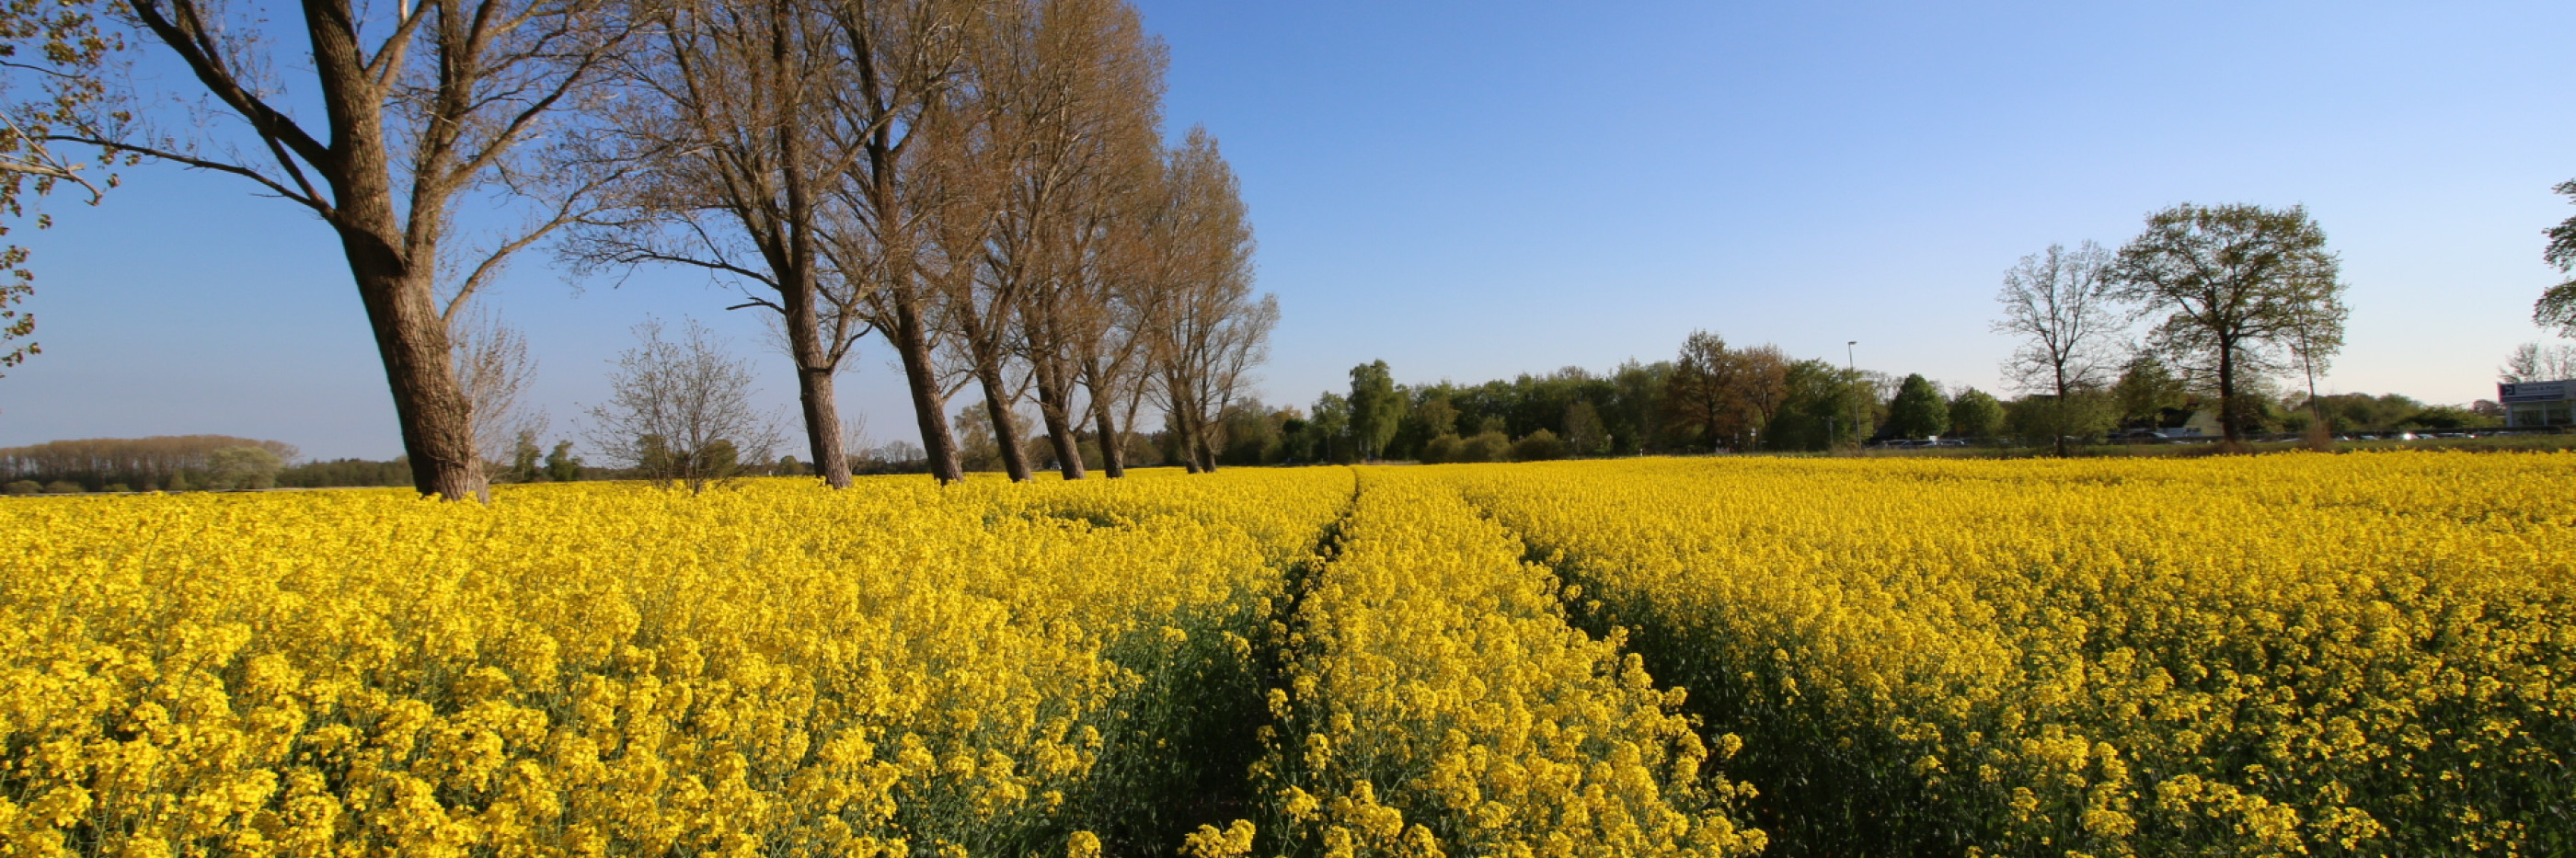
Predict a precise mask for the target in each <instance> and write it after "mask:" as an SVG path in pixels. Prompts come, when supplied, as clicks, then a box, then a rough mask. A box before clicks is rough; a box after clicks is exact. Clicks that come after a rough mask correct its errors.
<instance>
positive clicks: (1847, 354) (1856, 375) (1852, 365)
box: [1825, 340, 1861, 449]
mask: <svg viewBox="0 0 2576 858" xmlns="http://www.w3.org/2000/svg"><path fill="white" fill-rule="evenodd" d="M1858 345H1860V341H1859V340H1848V341H1845V342H1844V343H1843V372H1844V373H1846V374H1847V375H1848V379H1847V381H1848V382H1849V383H1851V384H1854V385H1857V384H1859V383H1860V361H1859V360H1858V359H1856V358H1854V357H1852V349H1853V347H1855V346H1858ZM1854 390H1855V392H1857V390H1858V388H1854ZM1860 406H1861V402H1860V398H1859V397H1857V396H1855V397H1853V398H1852V447H1854V448H1855V449H1857V448H1858V447H1860V442H1861V437H1860ZM1826 425H1827V427H1828V428H1827V429H1826V430H1825V431H1826V432H1827V433H1828V434H1830V433H1831V432H1832V431H1833V429H1832V428H1830V427H1831V425H1832V424H1830V423H1828V424H1826ZM1825 440H1826V443H1828V444H1830V443H1832V441H1833V439H1832V438H1827V439H1825Z"/></svg>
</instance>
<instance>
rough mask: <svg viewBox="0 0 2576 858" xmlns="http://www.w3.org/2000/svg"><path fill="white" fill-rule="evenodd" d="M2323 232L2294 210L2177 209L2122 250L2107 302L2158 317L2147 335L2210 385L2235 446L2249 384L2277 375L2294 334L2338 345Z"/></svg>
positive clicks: (2338, 303) (2248, 417)
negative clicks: (2215, 389)
mask: <svg viewBox="0 0 2576 858" xmlns="http://www.w3.org/2000/svg"><path fill="white" fill-rule="evenodd" d="M2325 245H2326V236H2325V231H2324V230H2323V229H2320V228H2318V227H2317V225H2316V222H2315V221H2312V220H2309V219H2308V213H2307V210H2306V209H2304V208H2301V207H2298V206H2292V207H2290V208H2287V209H2265V208H2261V207H2259V206H2251V205H2222V206H2196V205H2191V204H2188V203H2186V204H2183V205H2179V206H2175V207H2173V208H2170V209H2166V210H2164V211H2161V212H2157V213H2155V214H2153V215H2150V216H2148V218H2147V230H2146V232H2144V233H2142V234H2140V235H2139V236H2138V237H2137V238H2136V239H2135V240H2132V241H2130V242H2129V244H2128V246H2126V247H2123V248H2121V250H2120V255H2119V258H2118V259H2117V261H2116V262H2114V263H2113V268H2112V271H2111V273H2110V276H2109V279H2110V281H2111V290H2110V294H2111V295H2112V297H2114V298H2116V299H2119V300H2123V301H2128V302H2131V303H2133V304H2136V305H2138V307H2139V312H2140V313H2143V314H2152V313H2165V314H2166V315H2165V318H2164V320H2163V322H2162V323H2160V324H2158V325H2157V327H2156V328H2155V329H2154V330H2153V331H2152V332H2151V333H2150V334H2149V339H2150V341H2151V342H2152V344H2153V345H2155V346H2156V347H2157V348H2160V349H2162V350H2163V351H2164V352H2165V353H2167V354H2170V355H2173V356H2174V357H2175V359H2176V360H2175V362H2176V363H2177V364H2178V365H2181V366H2183V367H2185V368H2186V369H2190V370H2192V371H2194V372H2195V373H2198V374H2200V375H2201V376H2202V377H2204V378H2208V379H2211V380H2214V381H2215V382H2216V384H2217V387H2218V400H2219V424H2220V425H2221V426H2222V427H2224V430H2225V433H2226V438H2227V440H2228V441H2229V442H2230V443H2241V442H2243V441H2244V438H2245V427H2246V425H2247V424H2249V423H2251V422H2252V418H2253V405H2252V399H2253V397H2249V396H2245V395H2243V393H2244V392H2246V390H2247V389H2248V388H2249V387H2250V385H2249V383H2250V382H2252V381H2254V380H2255V379H2258V378H2260V377H2262V376H2265V375H2268V374H2270V373H2273V372H2277V371H2279V370H2280V369H2282V368H2283V363H2282V352H2284V351H2285V350H2286V349H2287V348H2288V347H2289V346H2290V345H2291V343H2292V342H2294V341H2295V339H2296V338H2297V336H2298V334H2299V331H2301V330H2302V329H2303V328H2304V329H2307V330H2310V331H2311V333H2312V335H2323V334H2326V333H2327V332H2331V334H2332V336H2333V338H2334V339H2335V341H2337V342H2340V341H2341V338H2342V329H2343V319H2344V317H2345V314H2346V312H2347V311H2346V310H2345V309H2344V306H2343V283H2342V281H2341V280H2339V279H2338V276H2337V272H2338V270H2339V268H2340V263H2339V262H2338V260H2336V258H2335V255H2334V254H2333V253H2332V252H2329V251H2327V250H2326V246H2325Z"/></svg>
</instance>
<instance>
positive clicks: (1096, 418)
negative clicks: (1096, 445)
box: [1091, 390, 1127, 480]
mask: <svg viewBox="0 0 2576 858" xmlns="http://www.w3.org/2000/svg"><path fill="white" fill-rule="evenodd" d="M1091 397H1092V404H1091V416H1092V422H1093V423H1095V424H1098V426H1099V432H1100V474H1101V476H1103V477H1106V478H1108V479H1112V480H1115V479H1119V478H1122V477H1125V476H1127V443H1126V441H1127V439H1126V438H1124V437H1121V436H1120V435H1119V434H1118V426H1117V424H1115V423H1113V422H1111V420H1110V417H1109V406H1108V405H1107V404H1106V403H1103V402H1101V401H1100V392H1099V391H1097V390H1094V391H1092V393H1091Z"/></svg>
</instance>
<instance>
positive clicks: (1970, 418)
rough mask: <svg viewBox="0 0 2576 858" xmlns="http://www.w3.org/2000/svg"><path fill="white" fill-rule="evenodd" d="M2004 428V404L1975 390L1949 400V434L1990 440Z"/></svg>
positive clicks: (1989, 395)
mask: <svg viewBox="0 0 2576 858" xmlns="http://www.w3.org/2000/svg"><path fill="white" fill-rule="evenodd" d="M2003 428H2004V404H2003V403H2002V402H1998V401H1996V400H1995V397H1994V395H1993V394H1989V393H1987V392H1985V391H1982V390H1978V389H1976V388H1973V387H1971V388H1968V389H1966V390H1962V391H1959V395H1957V396H1953V397H1951V398H1950V432H1951V433H1952V434H1956V435H1960V436H1963V437H1968V438H1992V437H1994V436H1995V434H1996V433H1998V432H2001V431H2003Z"/></svg>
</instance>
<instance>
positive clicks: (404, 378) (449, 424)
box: [341, 230, 492, 501]
mask: <svg viewBox="0 0 2576 858" xmlns="http://www.w3.org/2000/svg"><path fill="white" fill-rule="evenodd" d="M352 232H353V231H350V230H343V231H342V232H341V245H342V248H343V250H344V251H345V252H346V254H347V256H348V260H349V272H350V274H351V275H353V276H354V277H355V278H356V279H357V282H358V297H359V299H360V300H361V301H362V302H363V303H364V304H365V305H366V308H367V323H368V325H369V327H372V328H374V329H375V334H376V354H377V356H378V357H380V358H382V359H383V361H384V365H385V380H386V382H387V383H388V384H389V385H390V386H391V389H392V391H393V397H394V419H395V421H396V422H398V423H399V424H400V425H401V426H402V439H403V455H405V456H406V457H408V458H409V459H410V461H411V480H412V487H413V488H416V489H418V490H420V493H421V494H424V495H435V496H437V497H440V498H444V499H447V500H464V499H467V498H473V499H475V500H484V501H488V500H491V498H492V490H491V484H490V482H489V481H488V480H487V479H486V478H485V476H484V474H483V457H482V454H481V453H480V452H478V451H476V450H475V448H474V429H473V426H472V423H471V422H470V421H469V420H468V415H469V407H468V405H467V404H466V401H465V391H464V389H463V388H462V387H460V386H459V385H458V384H457V381H456V367H455V365H454V364H453V363H452V362H451V361H450V354H449V346H448V341H447V323H446V321H445V320H444V319H441V318H439V315H438V310H437V307H436V303H435V301H434V299H433V297H432V293H431V282H430V278H429V276H428V272H427V271H424V270H419V269H409V268H407V267H406V266H404V265H403V264H402V263H401V262H400V261H398V260H397V259H396V257H395V256H394V254H393V253H392V252H391V251H390V250H388V249H386V248H385V245H384V243H383V242H381V241H378V240H374V239H373V237H371V236H366V235H364V234H363V233H360V234H354V235H353V234H352Z"/></svg>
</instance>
